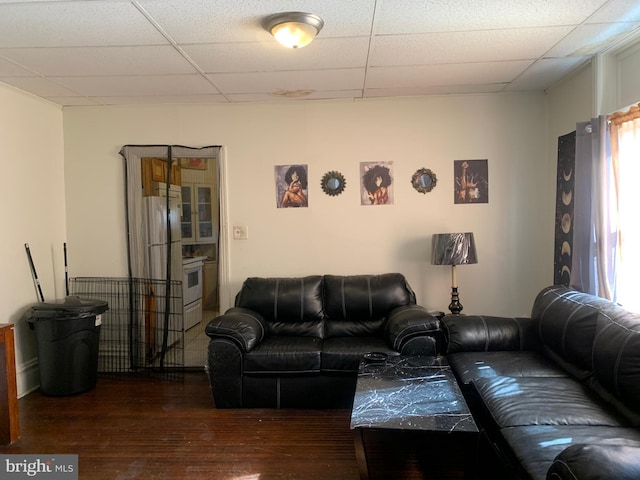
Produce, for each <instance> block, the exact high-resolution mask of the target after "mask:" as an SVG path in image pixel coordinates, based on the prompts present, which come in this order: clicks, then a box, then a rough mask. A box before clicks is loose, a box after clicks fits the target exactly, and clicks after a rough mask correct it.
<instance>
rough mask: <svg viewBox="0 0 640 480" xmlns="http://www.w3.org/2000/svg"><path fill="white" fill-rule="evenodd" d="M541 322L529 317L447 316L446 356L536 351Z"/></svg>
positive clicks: (445, 334)
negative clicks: (453, 354)
mask: <svg viewBox="0 0 640 480" xmlns="http://www.w3.org/2000/svg"><path fill="white" fill-rule="evenodd" d="M537 325H538V322H537V321H535V320H533V319H531V318H526V317H489V316H484V315H445V317H444V318H443V319H442V330H443V332H444V341H445V353H456V352H488V351H500V350H536V349H537V348H538V346H539V343H540V340H539V335H538V326H537Z"/></svg>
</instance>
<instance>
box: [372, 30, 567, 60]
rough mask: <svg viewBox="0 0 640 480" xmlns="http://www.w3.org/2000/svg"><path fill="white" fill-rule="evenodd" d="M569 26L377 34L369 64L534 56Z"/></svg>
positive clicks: (530, 57)
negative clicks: (414, 33)
mask: <svg viewBox="0 0 640 480" xmlns="http://www.w3.org/2000/svg"><path fill="white" fill-rule="evenodd" d="M569 31H570V27H547V28H533V29H529V28H526V29H515V30H512V29H509V30H486V31H476V32H449V33H425V34H416V35H390V36H378V37H375V38H374V40H373V46H372V52H371V59H370V65H372V66H379V65H423V64H438V63H462V62H493V61H500V60H524V59H535V58H538V57H540V56H541V55H544V53H545V52H547V51H548V50H549V49H550V48H552V47H553V46H554V45H555V44H556V43H557V42H559V41H560V40H561V39H562V37H563V36H565V35H566V34H568V33H569Z"/></svg>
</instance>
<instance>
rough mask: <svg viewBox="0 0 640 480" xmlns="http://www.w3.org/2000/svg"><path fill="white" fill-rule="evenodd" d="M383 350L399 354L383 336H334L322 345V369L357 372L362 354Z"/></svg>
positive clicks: (387, 352) (390, 353) (389, 353)
mask: <svg viewBox="0 0 640 480" xmlns="http://www.w3.org/2000/svg"><path fill="white" fill-rule="evenodd" d="M369 352H383V353H386V354H388V355H398V352H397V351H395V350H393V349H392V348H390V347H389V345H387V343H386V342H385V341H384V340H383V339H382V338H381V337H333V338H327V339H325V340H324V342H323V345H322V370H323V371H325V372H357V371H358V365H359V364H360V359H361V358H362V355H364V354H365V353H369Z"/></svg>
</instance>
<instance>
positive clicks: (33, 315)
mask: <svg viewBox="0 0 640 480" xmlns="http://www.w3.org/2000/svg"><path fill="white" fill-rule="evenodd" d="M108 309H109V304H108V303H107V302H105V301H104V300H99V299H97V298H81V297H78V296H74V295H72V296H68V297H65V298H60V299H57V300H53V301H50V302H41V303H36V304H35V305H33V306H32V307H31V311H30V313H29V319H30V320H31V319H36V320H37V319H39V318H67V317H88V316H90V315H98V314H100V313H103V312H106V311H107V310H108Z"/></svg>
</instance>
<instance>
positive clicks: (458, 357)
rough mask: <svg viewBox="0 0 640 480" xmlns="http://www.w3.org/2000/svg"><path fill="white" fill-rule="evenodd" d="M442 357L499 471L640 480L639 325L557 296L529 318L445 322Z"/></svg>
mask: <svg viewBox="0 0 640 480" xmlns="http://www.w3.org/2000/svg"><path fill="white" fill-rule="evenodd" d="M442 324H443V334H444V348H445V352H444V353H446V355H447V358H448V361H449V364H450V365H451V368H452V369H453V371H454V373H455V374H456V376H457V377H458V380H459V383H460V384H461V388H462V389H463V392H464V393H465V397H466V398H467V399H468V400H469V404H470V407H471V408H472V411H473V412H474V416H475V417H476V420H478V422H479V423H480V424H481V426H482V428H483V429H484V434H485V439H488V440H489V442H490V443H491V444H492V445H493V447H495V451H497V452H498V453H499V456H500V458H501V460H502V462H501V464H502V465H503V466H504V470H503V471H501V472H498V471H496V472H494V474H493V475H491V476H490V477H491V478H530V479H545V478H546V479H548V480H560V479H572V480H578V479H590V480H591V479H616V480H619V479H640V428H639V425H640V315H638V314H632V313H630V312H627V311H625V310H624V309H622V308H621V307H619V306H617V305H615V304H614V303H611V302H608V301H606V300H603V299H600V298H598V297H594V296H591V295H587V294H584V293H579V292H576V291H574V290H571V289H568V288H565V287H560V286H554V287H548V288H546V289H544V290H543V291H542V292H540V294H539V295H538V296H537V298H536V299H535V302H534V305H533V309H532V313H531V317H530V318H503V317H487V316H464V315H457V316H454V315H451V316H445V317H444V318H443V321H442Z"/></svg>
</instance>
